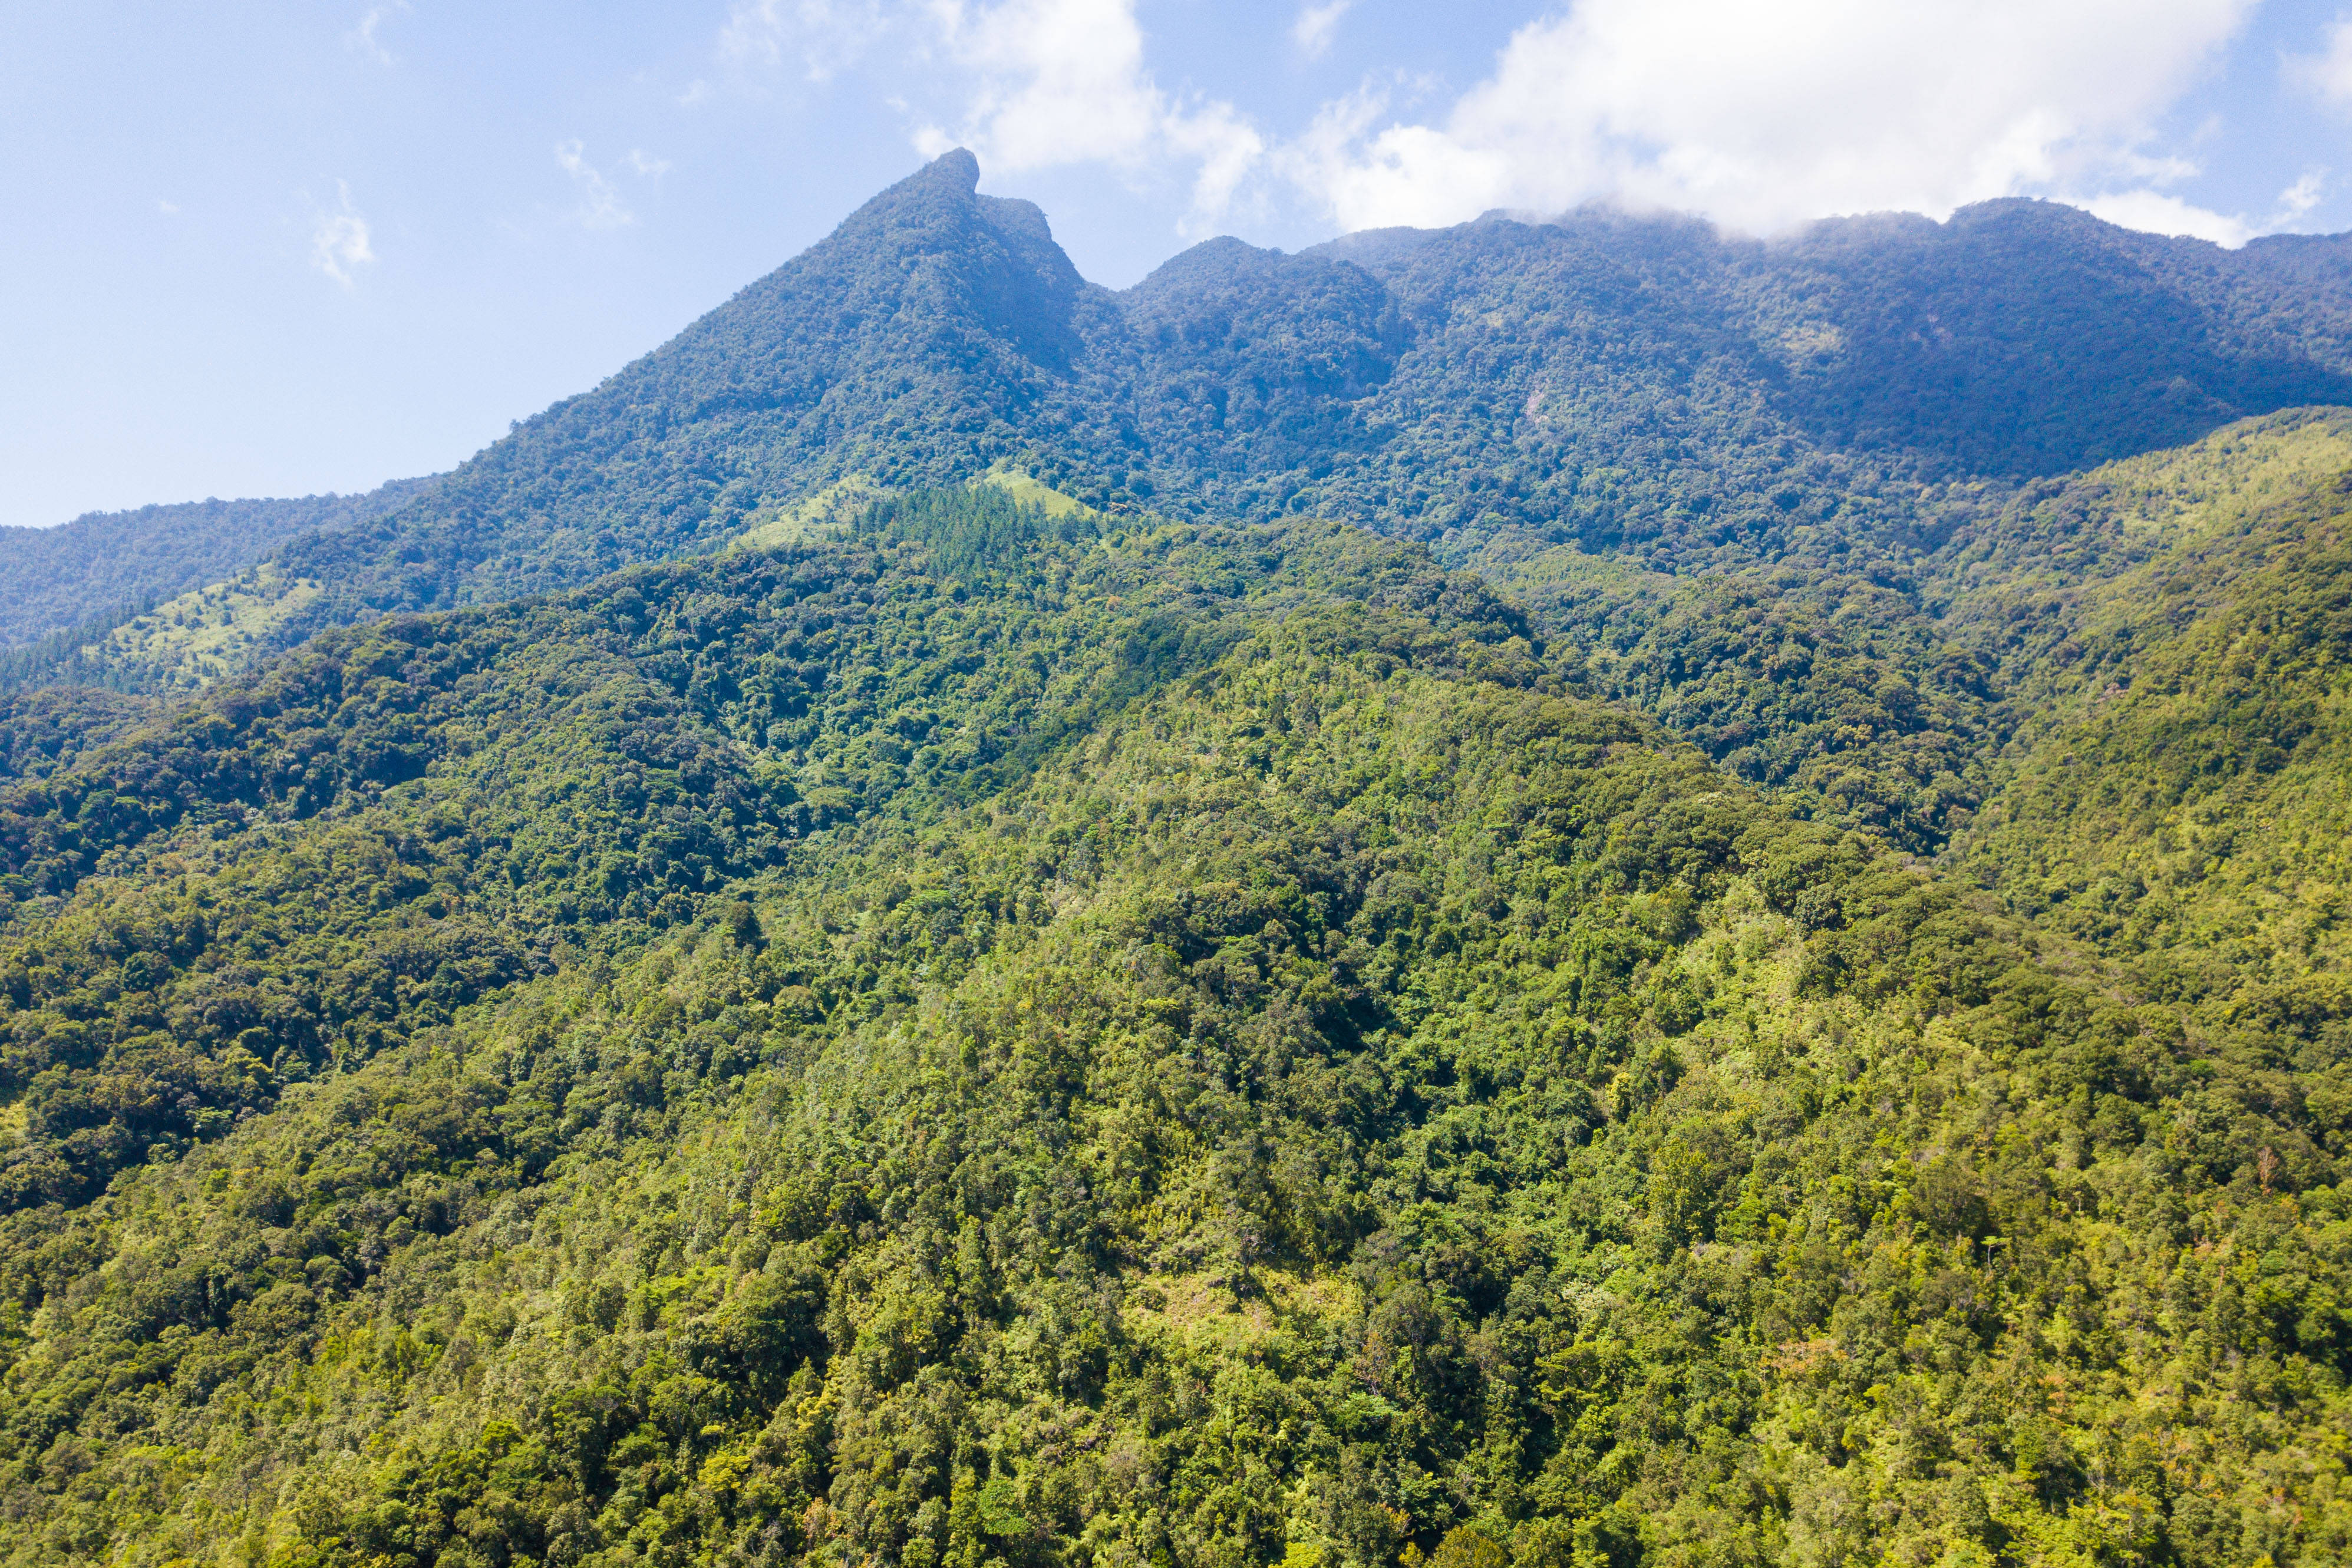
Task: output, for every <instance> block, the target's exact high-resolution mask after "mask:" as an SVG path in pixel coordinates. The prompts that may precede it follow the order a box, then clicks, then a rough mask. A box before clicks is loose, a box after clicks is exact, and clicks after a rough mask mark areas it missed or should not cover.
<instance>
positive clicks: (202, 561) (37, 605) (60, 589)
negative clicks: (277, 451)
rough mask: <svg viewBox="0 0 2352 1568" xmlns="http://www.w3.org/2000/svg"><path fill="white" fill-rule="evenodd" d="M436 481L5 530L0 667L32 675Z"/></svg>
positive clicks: (143, 510)
mask: <svg viewBox="0 0 2352 1568" xmlns="http://www.w3.org/2000/svg"><path fill="white" fill-rule="evenodd" d="M430 483H431V481H430V480H419V479H407V480H395V481H394V482H393V483H391V484H389V485H385V486H380V487H379V488H377V489H374V490H371V491H369V492H368V493H367V494H365V495H362V496H306V497H301V498H299V499H296V500H283V501H220V500H212V501H190V502H184V503H181V504H179V505H176V506H165V507H139V508H138V509H137V510H135V511H128V512H106V513H95V512H94V513H91V514H90V515H89V516H88V517H77V518H75V519H74V520H73V521H72V522H70V523H67V524H64V525H63V526H61V527H58V528H0V648H5V649H6V650H8V651H9V653H13V654H14V655H15V657H14V658H13V659H10V658H9V656H8V654H0V669H7V668H8V666H9V665H10V664H13V665H16V666H18V667H21V668H22V670H24V671H25V672H26V673H30V672H31V671H33V670H35V669H37V668H38V667H39V666H40V665H41V664H46V663H47V662H48V661H49V660H53V659H55V658H57V657H59V656H60V655H61V654H62V653H68V652H70V651H71V649H72V648H73V647H78V646H79V645H80V644H81V643H88V642H91V641H94V640H96V639H97V638H98V637H99V636H100V634H101V633H102V632H105V631H107V630H109V629H110V628H111V627H112V626H113V625H115V624H118V623H120V622H123V621H127V620H130V619H131V617H133V616H134V615H136V614H139V613H140V612H143V611H145V610H146V609H148V608H149V607H150V606H152V605H153V604H155V603H156V602H158V601H162V600H167V599H172V598H175V597H177V596H178V595H179V594H181V593H183V592H184V591H187V590H189V589H192V588H201V587H203V586H204V585H205V584H206V583H211V582H218V581H220V580H222V579H224V578H227V577H232V576H234V575H236V573H237V572H239V571H242V570H245V569H246V568H247V567H249V566H251V565H253V564H254V563H255V562H257V561H258V560H260V559H262V557H264V556H266V555H268V553H269V552H270V551H271V550H272V549H276V548H277V547H278V545H280V544H283V543H285V542H286V541H287V540H289V539H291V538H297V537H299V536H301V535H304V534H312V533H318V532H320V531H331V530H333V529H336V528H345V527H348V526H350V525H351V524H352V523H354V522H358V521H362V520H364V519H366V518H369V517H380V516H382V515H383V513H385V512H387V511H390V510H392V509H393V508H394V507H398V506H400V505H402V504H403V503H404V502H406V501H409V500H412V499H414V498H415V497H416V496H417V495H418V494H419V493H420V492H421V491H422V490H423V489H424V488H425V486H428V485H429V484H430ZM69 639H78V641H68V640H69ZM44 640H47V641H49V642H51V643H54V644H56V650H55V651H53V652H50V653H47V655H46V656H44V655H43V654H42V653H41V651H40V650H39V649H38V648H37V647H35V646H30V645H34V644H39V643H42V642H44ZM11 673H12V674H13V673H14V672H13V671H12V672H11Z"/></svg>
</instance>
